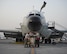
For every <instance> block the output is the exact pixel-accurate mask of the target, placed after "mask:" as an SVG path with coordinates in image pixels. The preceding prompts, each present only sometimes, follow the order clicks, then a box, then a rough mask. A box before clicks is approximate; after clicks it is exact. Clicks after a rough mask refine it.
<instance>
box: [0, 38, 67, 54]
mask: <svg viewBox="0 0 67 54" xmlns="http://www.w3.org/2000/svg"><path fill="white" fill-rule="evenodd" d="M14 42H15V41H14V40H11V39H10V40H9V39H8V40H0V54H67V44H66V43H65V44H64V43H58V44H56V45H52V44H42V45H40V47H39V48H24V45H23V44H14Z"/></svg>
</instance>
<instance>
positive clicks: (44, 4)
mask: <svg viewBox="0 0 67 54" xmlns="http://www.w3.org/2000/svg"><path fill="white" fill-rule="evenodd" d="M45 6H46V2H45V1H44V3H43V5H42V7H41V9H40V12H41V11H42V9H43V8H44V7H45Z"/></svg>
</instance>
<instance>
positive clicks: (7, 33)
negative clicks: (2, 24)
mask: <svg viewBox="0 0 67 54" xmlns="http://www.w3.org/2000/svg"><path fill="white" fill-rule="evenodd" d="M0 32H3V33H4V35H5V37H12V38H18V37H22V32H21V31H18V30H0Z"/></svg>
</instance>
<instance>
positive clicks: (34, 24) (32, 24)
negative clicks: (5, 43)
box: [0, 2, 66, 43]
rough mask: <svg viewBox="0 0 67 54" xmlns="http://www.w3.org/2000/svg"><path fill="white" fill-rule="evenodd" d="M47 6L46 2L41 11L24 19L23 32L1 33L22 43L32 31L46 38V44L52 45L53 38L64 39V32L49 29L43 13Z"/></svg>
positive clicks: (52, 28)
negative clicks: (24, 37)
mask: <svg viewBox="0 0 67 54" xmlns="http://www.w3.org/2000/svg"><path fill="white" fill-rule="evenodd" d="M45 5H46V2H44V4H43V6H42V7H41V9H40V11H37V10H33V11H31V12H30V13H29V14H28V15H27V16H26V17H25V18H24V19H23V22H22V23H21V24H20V26H21V28H20V29H21V31H13V30H12V31H11V30H0V32H4V35H5V37H12V38H16V42H21V41H22V38H23V36H24V35H25V34H26V33H28V32H30V31H34V32H38V33H39V34H40V36H42V37H45V40H46V43H47V41H48V42H49V43H51V38H56V37H62V35H63V34H64V31H59V30H56V29H55V28H54V27H48V24H47V23H46V20H45V16H44V15H43V13H42V12H41V11H42V9H43V8H44V7H45ZM65 32H66V31H65ZM55 36H56V37H55Z"/></svg>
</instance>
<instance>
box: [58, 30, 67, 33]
mask: <svg viewBox="0 0 67 54" xmlns="http://www.w3.org/2000/svg"><path fill="white" fill-rule="evenodd" d="M59 31H61V32H63V33H67V30H59Z"/></svg>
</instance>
